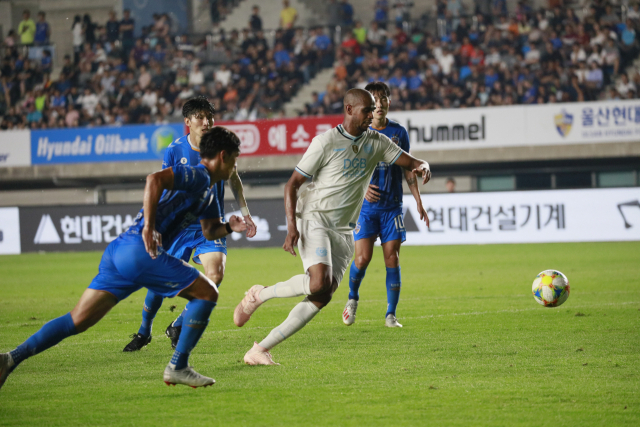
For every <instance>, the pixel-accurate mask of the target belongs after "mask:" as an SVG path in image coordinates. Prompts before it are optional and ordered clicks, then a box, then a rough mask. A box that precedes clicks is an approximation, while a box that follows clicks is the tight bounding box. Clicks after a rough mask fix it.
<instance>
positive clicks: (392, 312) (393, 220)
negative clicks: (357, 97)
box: [342, 82, 429, 328]
mask: <svg viewBox="0 0 640 427" xmlns="http://www.w3.org/2000/svg"><path fill="white" fill-rule="evenodd" d="M365 90H366V91H368V92H370V93H371V94H372V95H373V97H374V99H375V101H376V109H375V111H374V112H373V121H372V123H371V127H370V128H371V129H373V130H376V131H378V132H380V133H382V134H383V135H386V136H388V137H389V138H390V139H391V140H392V141H393V142H395V143H396V144H398V145H399V146H400V148H402V149H403V150H404V151H405V152H407V153H408V152H409V148H410V147H409V135H408V134H407V130H406V129H405V128H404V127H402V126H401V125H400V124H399V123H397V122H394V121H392V120H389V119H388V118H387V114H388V113H389V95H390V91H389V87H388V86H387V85H386V84H385V83H383V82H373V83H369V84H368V85H367V86H366V87H365ZM403 172H404V176H405V179H406V180H407V184H408V186H409V189H410V190H411V194H413V197H414V198H415V199H416V203H417V207H418V214H419V215H420V219H421V220H424V221H425V222H426V224H427V226H429V217H428V216H427V212H426V211H425V210H424V207H423V206H422V200H421V198H420V190H419V189H418V183H417V181H416V177H415V174H414V173H413V172H411V171H410V170H403V169H402V168H401V167H400V166H397V165H389V164H387V163H385V162H380V163H378V166H377V167H376V170H375V172H374V173H373V176H372V177H371V182H370V183H369V188H368V189H367V192H366V194H365V196H364V199H365V200H364V203H363V205H362V210H361V211H360V216H359V217H358V222H357V223H356V228H355V229H354V231H353V237H354V240H355V242H356V253H355V259H354V261H353V262H352V263H351V268H350V270H349V301H347V305H346V306H345V308H344V311H343V312H342V321H343V322H344V323H345V324H346V325H352V324H353V323H354V322H355V321H356V310H357V308H358V300H359V299H360V295H359V293H358V290H359V289H360V284H361V283H362V279H364V275H365V273H366V271H367V266H368V265H369V263H370V262H371V256H372V255H373V245H374V243H375V242H376V240H377V239H378V236H379V237H380V242H381V243H382V252H383V254H384V264H385V266H386V269H387V279H386V284H387V312H386V314H385V325H386V326H388V327H390V328H401V327H402V325H401V324H400V323H398V319H397V318H396V308H397V306H398V300H399V299H400V287H401V280H400V262H399V259H398V257H399V255H400V245H401V244H402V242H404V241H405V240H406V236H407V233H406V230H405V228H404V221H403V216H402V214H403V210H402V175H403Z"/></svg>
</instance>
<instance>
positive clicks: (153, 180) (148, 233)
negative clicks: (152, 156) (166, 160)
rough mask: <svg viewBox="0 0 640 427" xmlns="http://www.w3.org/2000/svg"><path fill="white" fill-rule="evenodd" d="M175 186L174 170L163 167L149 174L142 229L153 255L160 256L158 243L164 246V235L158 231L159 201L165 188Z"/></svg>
mask: <svg viewBox="0 0 640 427" xmlns="http://www.w3.org/2000/svg"><path fill="white" fill-rule="evenodd" d="M172 188H173V170H172V169H171V168H167V169H163V170H161V171H159V172H156V173H152V174H151V175H147V184H146V185H145V187H144V199H143V202H142V207H143V209H144V228H143V229H142V241H143V242H144V247H145V249H146V250H147V252H148V253H149V255H150V256H151V258H153V259H156V257H157V256H158V245H160V246H162V236H161V235H160V233H158V232H157V231H156V210H157V208H158V202H159V201H160V197H161V196H162V192H163V191H164V190H171V189H172Z"/></svg>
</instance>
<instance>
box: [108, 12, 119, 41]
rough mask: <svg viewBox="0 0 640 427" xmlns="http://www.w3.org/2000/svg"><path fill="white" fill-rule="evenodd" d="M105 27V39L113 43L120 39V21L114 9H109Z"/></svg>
mask: <svg viewBox="0 0 640 427" xmlns="http://www.w3.org/2000/svg"><path fill="white" fill-rule="evenodd" d="M106 27H107V40H109V42H111V43H115V42H116V41H118V40H119V39H120V22H118V20H117V19H116V12H115V11H114V10H111V11H109V20H108V21H107V23H106Z"/></svg>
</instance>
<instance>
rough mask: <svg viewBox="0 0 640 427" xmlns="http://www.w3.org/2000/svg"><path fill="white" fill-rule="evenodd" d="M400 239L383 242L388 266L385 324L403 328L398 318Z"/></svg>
mask: <svg viewBox="0 0 640 427" xmlns="http://www.w3.org/2000/svg"><path fill="white" fill-rule="evenodd" d="M401 244H402V241H401V240H400V239H396V240H390V241H388V242H384V243H383V244H382V253H383V255H384V265H385V267H386V268H387V313H386V314H385V326H388V327H390V328H401V327H402V325H401V324H400V323H398V319H397V318H396V308H397V306H398V300H399V299H400V288H401V280H400V260H399V257H400V245H401Z"/></svg>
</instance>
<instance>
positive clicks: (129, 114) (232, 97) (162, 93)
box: [0, 1, 334, 129]
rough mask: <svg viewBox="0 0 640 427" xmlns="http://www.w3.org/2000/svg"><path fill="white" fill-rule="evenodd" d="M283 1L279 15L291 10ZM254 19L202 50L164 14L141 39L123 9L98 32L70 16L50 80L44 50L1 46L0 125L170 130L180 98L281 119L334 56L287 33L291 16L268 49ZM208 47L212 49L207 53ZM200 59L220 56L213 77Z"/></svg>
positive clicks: (224, 113)
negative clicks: (64, 50) (63, 49)
mask: <svg viewBox="0 0 640 427" xmlns="http://www.w3.org/2000/svg"><path fill="white" fill-rule="evenodd" d="M286 3H287V2H286V1H285V6H284V7H283V12H284V11H285V10H286V9H287V8H288V7H289V6H288V4H286ZM219 5H221V4H219ZM291 9H293V8H291ZM259 12H260V10H259V7H258V6H256V7H254V11H253V16H252V17H251V18H250V19H249V20H248V26H247V28H245V29H243V30H242V31H235V30H234V31H232V32H229V33H225V32H224V31H223V30H220V31H217V32H216V37H211V38H209V39H201V41H200V42H198V43H193V42H192V41H191V40H190V39H189V37H188V36H187V35H181V36H177V35H176V34H173V33H172V32H171V23H170V18H169V16H168V15H166V14H164V15H158V16H156V17H155V22H154V24H153V25H151V26H149V27H147V28H144V29H142V35H141V36H139V37H136V33H135V30H136V23H135V20H134V19H133V18H132V17H131V15H130V12H129V11H128V10H125V11H124V13H123V18H122V19H120V20H118V19H116V15H115V12H112V13H111V16H110V18H109V20H108V21H107V22H106V23H104V24H103V25H101V24H97V23H94V22H92V20H91V17H90V15H88V14H87V15H84V16H82V17H81V16H76V17H75V19H74V20H73V22H72V24H71V26H70V29H69V30H70V31H71V33H72V37H73V54H72V55H67V56H65V57H64V60H63V64H62V67H61V70H60V73H59V76H57V77H56V78H55V79H52V78H51V74H52V73H51V72H52V69H53V64H52V59H51V53H50V52H49V51H47V50H46V48H45V49H44V51H43V54H42V58H41V59H38V60H34V59H29V57H28V55H27V51H26V50H25V49H24V48H23V45H27V46H28V45H30V44H29V43H13V44H12V43H11V42H9V43H6V42H5V44H4V52H5V55H4V58H3V62H2V68H1V69H0V73H1V82H0V83H1V86H0V112H1V113H2V116H3V119H2V123H1V124H0V127H1V128H2V129H14V128H17V129H22V128H31V129H42V128H63V127H84V126H101V125H122V124H162V123H168V122H176V121H180V120H181V118H182V117H181V109H182V104H183V103H184V102H185V100H187V99H189V98H191V97H193V96H198V95H202V96H206V97H208V98H209V99H210V100H211V101H212V102H213V103H214V105H215V106H216V108H217V110H218V112H219V114H218V116H217V117H218V119H222V120H252V119H256V118H267V117H274V116H283V114H284V112H283V110H282V105H283V104H284V103H285V102H287V101H289V100H290V99H291V97H292V96H293V95H294V94H295V92H296V91H297V90H298V88H299V87H300V86H301V85H302V84H303V83H304V82H306V81H309V79H311V78H312V77H313V76H314V75H315V73H316V72H317V70H318V69H320V68H322V67H331V66H332V65H333V59H334V51H333V48H332V43H331V41H330V39H329V37H328V36H327V35H325V34H324V33H323V31H322V30H320V29H318V30H313V32H314V33H316V32H317V35H316V36H314V38H313V39H314V40H315V41H314V42H313V43H305V42H306V41H308V38H307V37H306V36H305V31H303V30H302V29H300V28H293V25H292V24H293V22H295V18H296V16H295V10H294V13H293V14H291V13H290V14H289V15H287V16H289V19H290V22H286V21H285V22H282V23H281V24H282V28H280V29H278V30H277V31H276V32H275V36H274V37H273V39H272V40H269V41H268V40H267V39H266V37H265V34H264V33H263V31H262V30H260V29H259V28H261V26H262V22H261V19H260V17H259ZM43 19H44V15H43ZM21 26H22V24H21ZM250 26H251V28H253V30H250ZM49 32H50V31H49ZM11 37H13V33H12V36H11ZM206 40H209V43H210V44H211V46H205V41H206ZM206 54H211V55H212V56H213V57H215V58H216V63H217V67H215V68H216V69H215V71H214V70H211V71H207V72H206V73H205V71H203V68H205V69H206V65H205V66H204V67H203V61H204V62H206V60H207V58H208V56H207V55H206ZM209 68H210V69H211V67H209Z"/></svg>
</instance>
